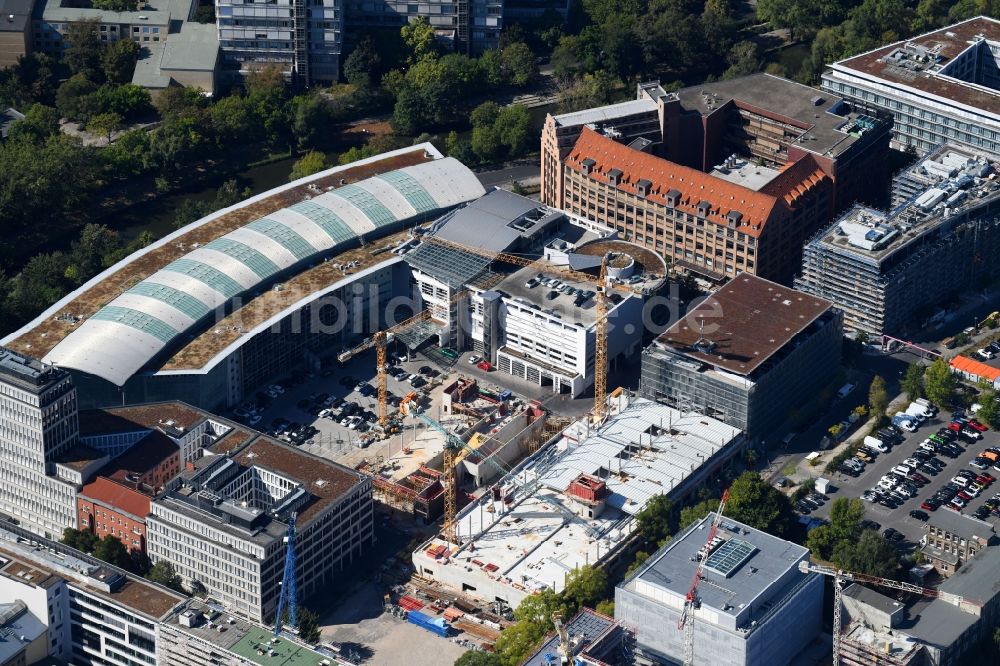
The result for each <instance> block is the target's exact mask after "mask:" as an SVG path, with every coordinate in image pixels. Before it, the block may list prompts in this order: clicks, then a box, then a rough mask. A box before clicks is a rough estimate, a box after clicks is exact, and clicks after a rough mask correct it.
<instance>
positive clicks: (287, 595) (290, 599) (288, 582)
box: [274, 513, 299, 636]
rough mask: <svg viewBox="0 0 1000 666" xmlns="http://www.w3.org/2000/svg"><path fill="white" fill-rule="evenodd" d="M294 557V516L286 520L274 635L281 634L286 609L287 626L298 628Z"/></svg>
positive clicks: (297, 598) (297, 593)
mask: <svg viewBox="0 0 1000 666" xmlns="http://www.w3.org/2000/svg"><path fill="white" fill-rule="evenodd" d="M295 569H296V556H295V514H294V513H293V514H292V515H291V517H290V518H289V519H288V532H287V533H286V535H285V571H284V573H283V574H282V576H281V594H280V595H279V596H278V609H277V610H276V611H275V613H274V635H275V636H277V635H278V634H280V633H281V624H282V623H281V616H282V614H283V613H284V611H285V609H286V608H287V609H288V624H289V625H291V626H292V627H295V628H296V629H298V627H299V585H298V581H297V580H296V573H295Z"/></svg>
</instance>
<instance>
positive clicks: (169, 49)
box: [160, 16, 219, 72]
mask: <svg viewBox="0 0 1000 666" xmlns="http://www.w3.org/2000/svg"><path fill="white" fill-rule="evenodd" d="M172 18H176V17H173V16H172ZM218 59H219V33H218V32H217V31H216V29H215V24H214V23H205V24H202V23H195V22H190V21H189V22H186V23H185V24H184V25H183V26H182V27H181V31H180V32H178V33H171V35H170V37H169V38H168V39H167V43H166V45H165V47H164V49H163V57H162V58H161V59H160V70H161V71H162V70H167V71H172V70H173V71H177V70H180V71H205V72H211V71H213V70H214V69H215V65H216V62H217V61H218Z"/></svg>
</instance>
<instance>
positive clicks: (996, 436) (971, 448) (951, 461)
mask: <svg viewBox="0 0 1000 666" xmlns="http://www.w3.org/2000/svg"><path fill="white" fill-rule="evenodd" d="M951 416H952V414H951V413H950V412H940V413H938V414H937V415H936V416H934V417H931V418H929V419H928V420H927V421H926V422H925V423H923V424H922V425H920V426H919V427H918V429H917V430H916V432H912V433H909V432H905V431H904V432H903V433H902V436H903V440H902V442H901V443H900V444H898V445H896V446H893V447H892V450H891V451H890V452H888V453H881V454H879V455H878V456H877V457H876V458H875V459H874V460H873V461H872V462H871V463H868V464H867V465H865V469H864V471H863V472H861V473H860V474H859V475H858V476H856V477H852V476H848V475H847V474H844V473H841V472H837V473H834V474H832V475H830V474H825V475H824V476H826V477H827V478H829V479H830V480H831V485H832V486H833V489H832V490H831V491H830V492H829V493H828V496H829V498H830V499H829V501H827V502H825V503H824V504H823V505H822V506H821V507H820V508H818V509H816V510H814V511H812V512H811V513H810V514H809V515H811V516H813V517H816V518H828V517H829V513H830V505H831V504H832V501H833V500H834V499H836V498H838V497H850V498H858V497H861V496H862V495H863V494H864V493H865V491H866V490H869V489H871V488H875V487H876V486H877V485H878V483H879V480H880V479H882V478H883V477H884V476H886V475H888V474H890V473H892V469H893V468H894V467H896V466H897V465H899V464H900V463H902V462H903V461H904V460H906V459H908V458H912V457H914V454H915V452H916V451H918V449H919V445H920V444H921V443H922V442H924V441H925V440H927V439H928V438H929V437H930V436H931V435H932V434H935V433H937V432H938V431H939V430H941V429H943V428H944V429H947V427H948V424H949V423H950V422H951ZM954 443H955V444H957V445H958V447H959V449H960V452H959V453H958V455H957V456H956V457H954V458H951V457H948V456H946V455H944V454H943V453H935V454H933V456H932V457H933V458H934V459H936V460H937V461H940V466H941V468H942V469H941V470H940V471H939V472H938V473H937V474H932V473H928V471H927V468H925V469H923V470H919V469H918V470H917V471H918V473H919V474H921V475H922V476H924V477H925V478H927V480H928V483H926V484H923V485H919V484H916V483H914V484H913V485H914V486H917V487H916V494H915V496H914V497H910V498H907V499H904V500H903V501H901V502H899V503H898V505H897V506H896V507H895V508H892V507H888V506H883V505H882V504H880V503H878V502H877V501H867V500H866V501H865V518H866V519H868V520H871V521H874V522H876V523H878V524H879V531H880V532H884V531H885V530H886V529H888V528H892V529H894V530H896V531H898V532H899V533H900V534H902V535H903V539H901V540H899V541H898V542H897V545H898V546H899V548H900V549H901V550H902V551H903V552H912V551H913V550H915V549H916V548H917V547H918V545H919V542H920V539H921V537H922V536H923V527H924V521H923V520H920V519H918V518H914V517H911V516H910V515H909V514H910V511H912V510H914V509H918V510H922V511H924V512H925V513H927V514H928V515H929V517H930V520H932V521H933V517H934V511H932V510H926V509H921V508H920V507H921V503H922V502H924V501H925V500H928V499H929V498H931V497H932V496H934V494H935V493H936V492H937V491H938V490H940V489H941V488H942V487H943V486H945V484H948V483H949V482H950V481H951V479H952V478H953V477H955V476H956V474H958V473H959V472H960V471H961V470H968V471H969V472H974V473H975V474H977V475H981V474H983V473H984V472H985V473H988V474H991V475H992V476H997V477H1000V472H998V471H997V470H996V469H993V468H992V467H991V468H988V469H987V470H979V469H975V468H973V467H971V466H970V465H969V463H970V462H971V461H972V460H974V459H975V458H977V457H978V456H980V455H981V454H982V453H983V452H984V451H985V449H987V448H991V447H992V448H1000V433H998V432H995V431H992V430H987V431H985V432H983V433H981V439H978V440H975V441H972V442H969V441H963V440H962V439H961V438H959V437H956V438H955V441H954ZM997 493H1000V484H995V483H994V484H992V485H987V486H986V487H985V488H984V489H983V490H981V491H980V492H979V493H978V495H977V496H976V497H974V498H973V499H971V500H970V501H969V502H968V503H967V506H965V507H964V508H963V509H962V510H961V513H962V514H964V515H967V516H973V514H974V513H975V512H976V510H977V509H979V508H980V507H982V506H984V504H985V503H986V502H987V501H988V500H989V499H990V498H992V497H993V496H994V495H995V494H997ZM951 510H952V509H950V508H948V507H947V506H945V505H944V504H942V505H941V506H940V507H939V508H937V509H936V511H951ZM985 520H986V521H988V522H990V523H994V524H995V523H996V521H997V520H998V518H997V515H996V514H995V513H991V514H990V515H988V516H986V517H985Z"/></svg>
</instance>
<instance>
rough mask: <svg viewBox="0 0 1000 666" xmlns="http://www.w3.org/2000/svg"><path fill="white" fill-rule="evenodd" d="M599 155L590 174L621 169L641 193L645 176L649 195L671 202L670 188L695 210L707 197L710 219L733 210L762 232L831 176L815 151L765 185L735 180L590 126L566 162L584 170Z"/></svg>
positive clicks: (720, 219)
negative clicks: (754, 187) (781, 211)
mask: <svg viewBox="0 0 1000 666" xmlns="http://www.w3.org/2000/svg"><path fill="white" fill-rule="evenodd" d="M586 159H590V160H593V161H594V162H595V164H594V165H593V166H591V169H590V177H591V178H593V179H594V180H596V181H598V182H601V183H605V184H609V183H610V179H609V177H608V172H609V171H610V170H611V169H619V170H621V171H622V172H623V173H622V175H621V176H620V177H619V180H618V189H621V190H623V191H626V192H630V193H632V194H638V188H637V184H638V182H639V181H640V180H648V181H650V183H652V184H651V186H650V187H649V189H648V192H647V195H646V198H647V199H650V200H652V201H654V202H656V203H659V204H661V205H666V204H667V193H668V192H669V191H670V190H677V191H678V192H680V197H679V201H678V203H677V205H676V208H679V209H681V210H684V211H685V212H687V213H690V214H692V215H695V214H697V213H698V205H699V204H700V203H701V202H702V201H707V202H708V203H709V204H710V208H709V212H708V215H707V217H706V219H707V220H709V221H711V222H715V223H716V224H720V225H723V226H726V225H727V224H728V222H729V220H728V219H727V216H728V215H729V213H730V212H731V211H737V212H739V213H740V214H741V215H742V217H741V219H740V223H739V225H738V226H737V230H738V231H740V232H742V233H745V234H747V235H750V236H754V237H759V236H760V235H761V233H762V232H763V230H764V225H765V224H767V222H768V221H769V220H771V219H772V218H773V217H774V216H775V212H776V210H777V209H779V208H789V207H791V206H792V205H794V202H795V200H796V199H797V198H798V197H799V196H801V195H802V194H804V193H805V192H807V191H808V190H809V189H811V188H812V187H813V186H814V185H816V184H817V183H818V182H820V180H822V179H823V178H825V177H826V176H825V174H824V173H823V172H822V170H821V169H820V168H819V166H818V165H817V163H816V161H815V160H814V159H813V157H812V156H811V155H807V156H805V157H803V158H802V159H800V160H798V161H797V162H795V163H794V164H792V165H790V166H789V167H787V168H786V169H785V170H784V171H783V172H782V173H781V174H779V175H778V176H777V177H776V178H775V179H774V180H773V181H771V182H770V183H768V184H767V185H766V186H765V187H763V188H762V189H761V190H759V191H755V190H752V189H750V188H747V187H744V186H742V185H738V184H736V183H732V182H730V181H728V180H724V179H722V178H717V177H715V176H712V175H711V174H707V173H703V172H701V171H698V170H697V169H692V168H691V167H686V166H682V165H680V164H675V163H674V162H671V161H669V160H665V159H663V158H660V157H656V156H655V155H650V154H649V153H644V152H642V151H638V150H635V149H632V148H629V147H628V146H626V145H624V144H621V143H618V142H617V141H614V140H613V139H609V138H607V137H606V136H604V135H603V134H600V133H599V132H595V131H594V130H592V129H590V128H588V127H584V128H583V131H582V132H581V134H580V138H579V139H577V141H576V144H575V145H574V146H573V149H572V150H571V151H570V154H569V155H568V156H567V157H566V164H567V165H568V166H569V167H570V168H572V169H574V170H575V171H578V172H581V173H582V172H583V161H584V160H586Z"/></svg>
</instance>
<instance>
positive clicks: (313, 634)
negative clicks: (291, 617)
mask: <svg viewBox="0 0 1000 666" xmlns="http://www.w3.org/2000/svg"><path fill="white" fill-rule="evenodd" d="M297 619H298V621H299V626H298V627H297V628H298V630H299V638H301V639H302V640H304V641H305V642H306V643H309V644H310V645H315V644H316V643H319V639H320V628H319V615H317V614H316V613H314V612H312V611H311V610H309V609H308V608H305V607H304V606H299V611H298V618H297Z"/></svg>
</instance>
